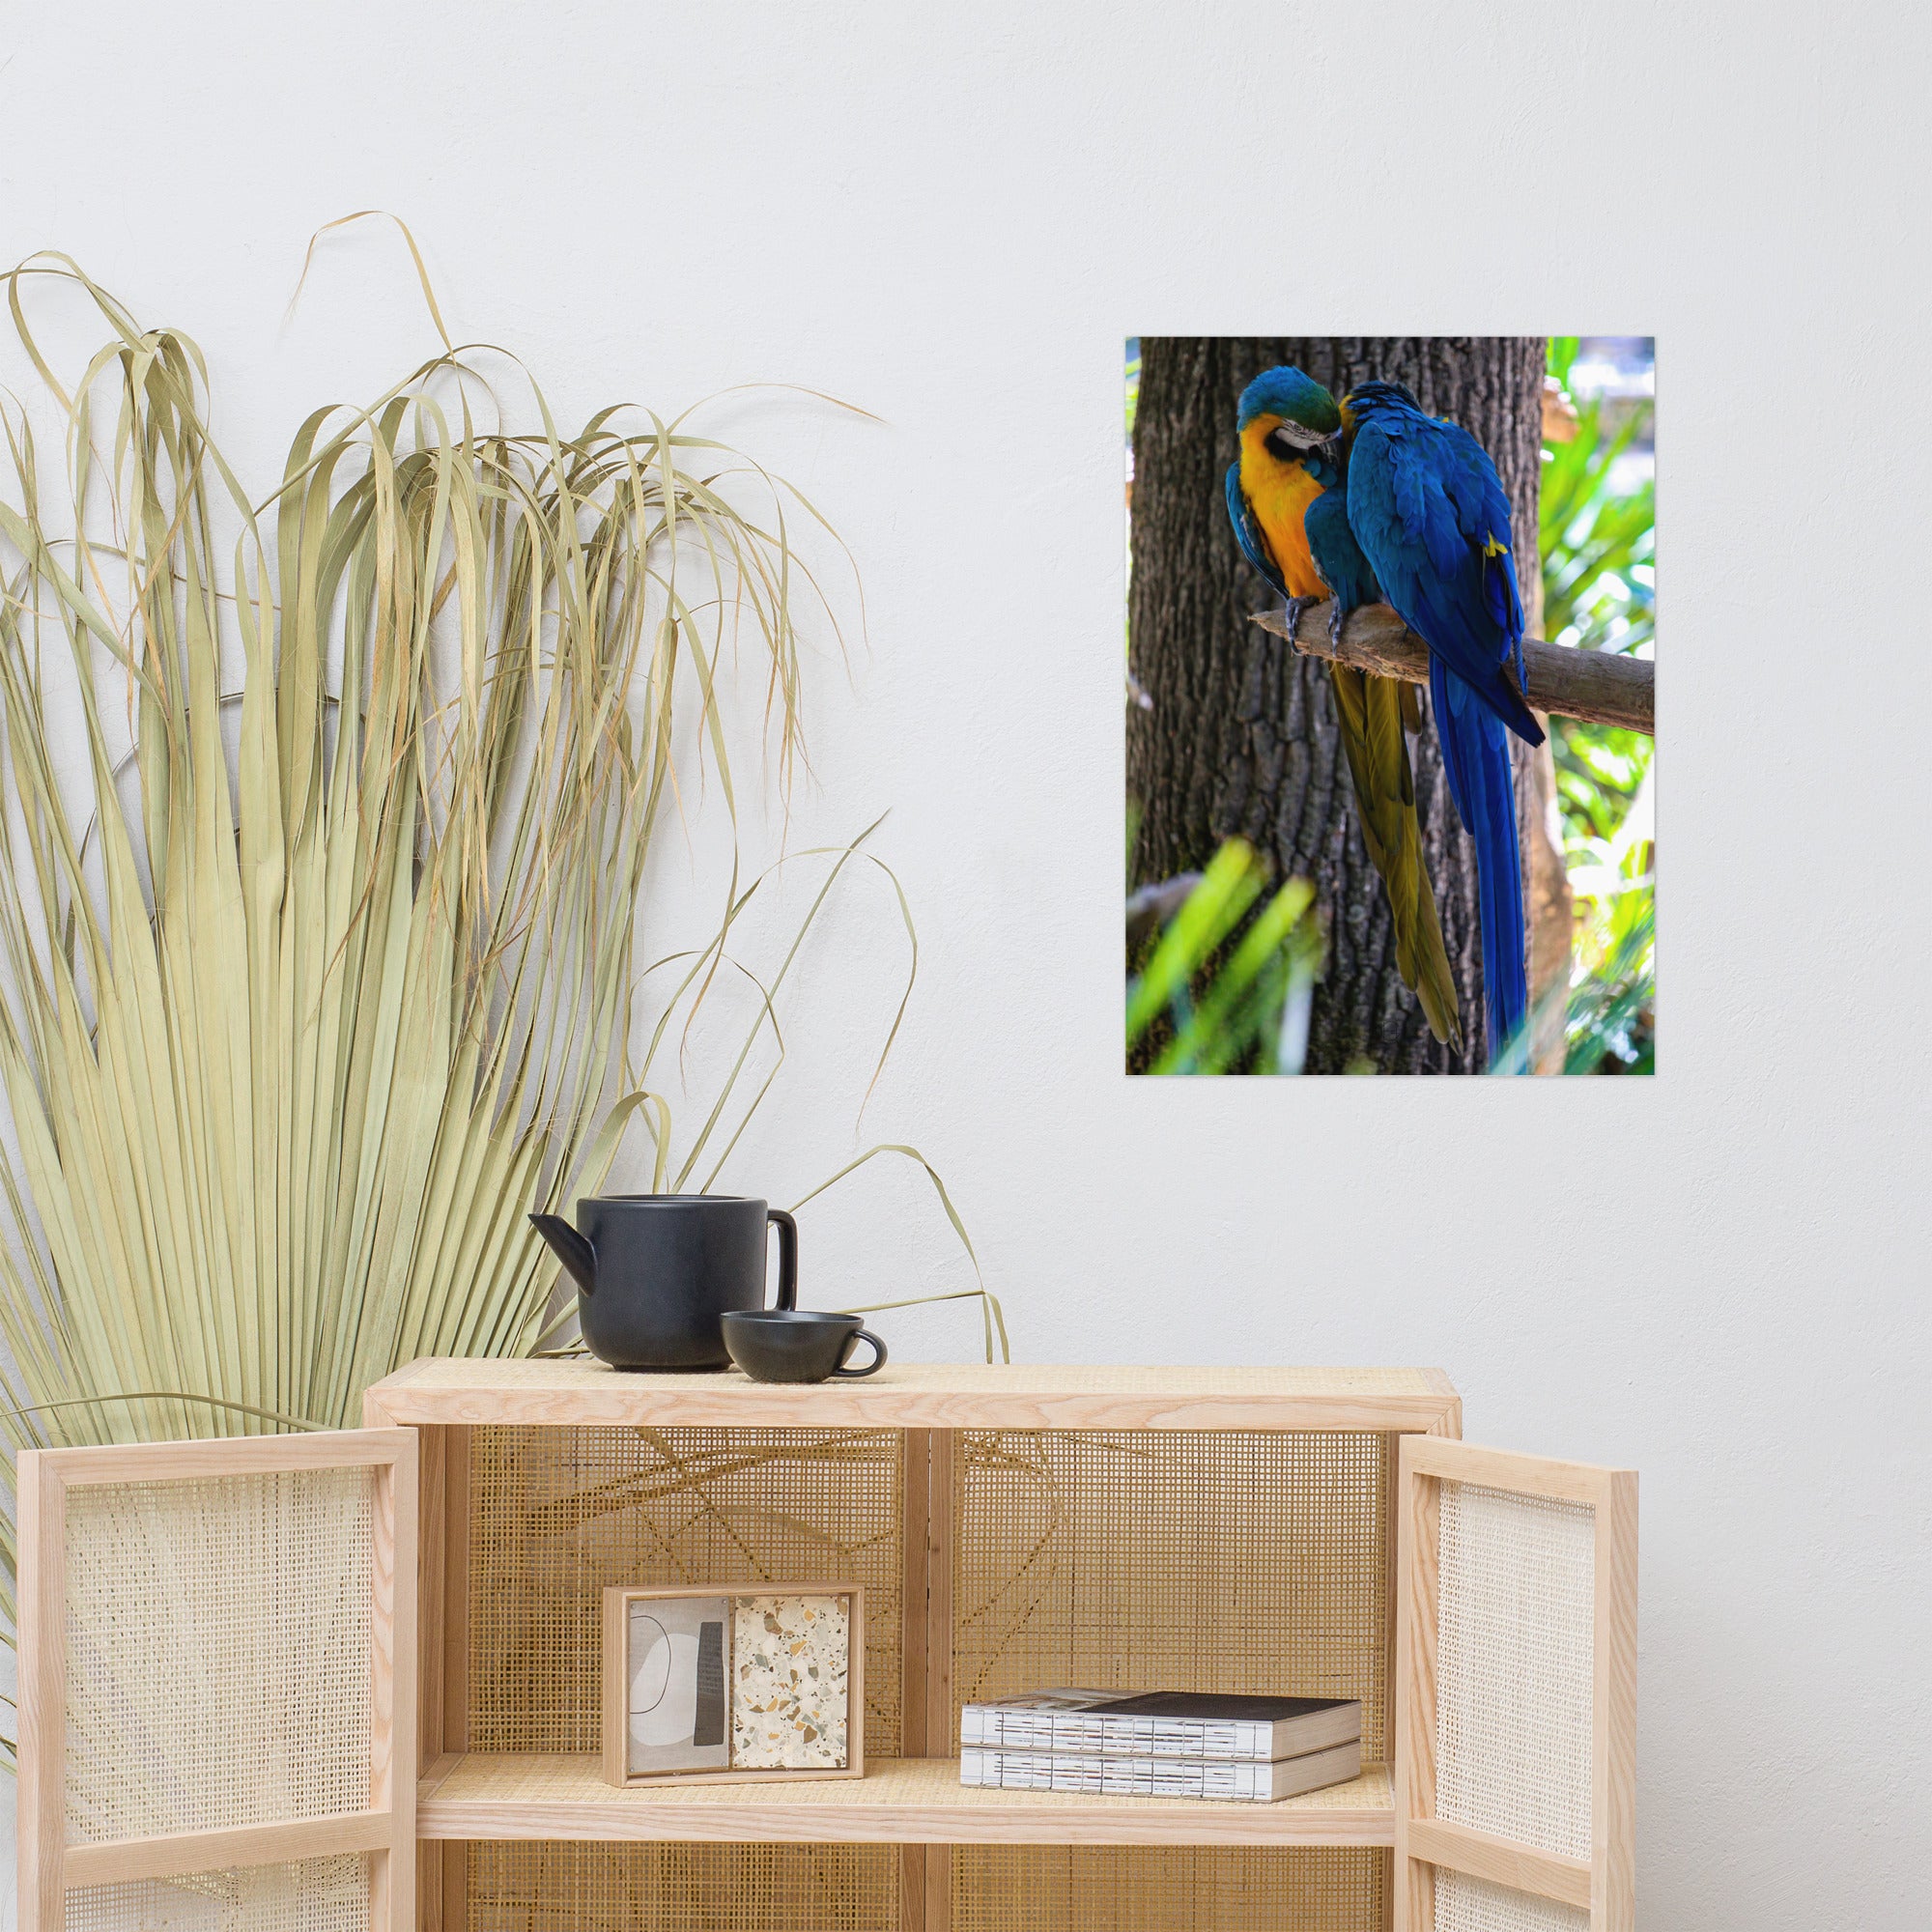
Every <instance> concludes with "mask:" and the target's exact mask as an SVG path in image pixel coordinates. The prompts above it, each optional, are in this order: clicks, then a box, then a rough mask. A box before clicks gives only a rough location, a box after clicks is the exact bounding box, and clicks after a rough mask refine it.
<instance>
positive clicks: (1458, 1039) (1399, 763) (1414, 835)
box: [1329, 664, 1463, 1052]
mask: <svg viewBox="0 0 1932 1932" xmlns="http://www.w3.org/2000/svg"><path fill="white" fill-rule="evenodd" d="M1329 669H1330V671H1331V672H1332V673H1333V676H1334V683H1335V710H1336V714H1337V716H1338V717H1339V718H1340V720H1341V724H1342V748H1343V750H1344V751H1346V752H1347V753H1348V754H1349V774H1350V777H1351V778H1352V779H1353V780H1354V781H1355V802H1356V804H1357V806H1358V807H1359V808H1360V810H1361V820H1362V842H1363V843H1364V844H1365V845H1366V846H1367V847H1368V848H1369V857H1370V859H1371V860H1372V861H1374V863H1375V868H1376V870H1377V871H1378V872H1379V873H1380V874H1381V880H1382V886H1383V889H1384V890H1385V891H1386V892H1387V894H1388V902H1389V910H1390V912H1391V913H1393V914H1394V916H1395V963H1396V970H1397V971H1398V972H1399V973H1400V974H1401V975H1402V978H1403V983H1404V984H1405V985H1406V986H1407V987H1409V989H1410V990H1411V991H1412V992H1413V993H1414V994H1415V997H1416V998H1417V999H1418V1000H1419V1001H1420V1002H1421V1003H1422V1010H1423V1014H1424V1016H1425V1017H1426V1018H1427V1019H1428V1021H1429V1030H1430V1031H1431V1032H1432V1033H1433V1034H1434V1035H1435V1037H1436V1038H1437V1039H1439V1040H1446V1041H1447V1042H1448V1043H1449V1044H1450V1045H1451V1046H1453V1047H1455V1048H1456V1050H1457V1051H1458V1052H1461V1051H1462V1046H1463V1026H1462V1016H1461V1013H1460V1011H1459V1009H1458V1007H1457V1002H1456V981H1455V980H1454V979H1453V978H1452V977H1451V975H1450V972H1449V952H1448V949H1447V947H1445V946H1444V945H1443V943H1442V922H1441V920H1440V919H1439V918H1438V917H1437V915H1436V911H1435V888H1434V887H1433V886H1432V885H1431V884H1430V882H1429V867H1427V866H1426V865H1425V864H1424V863H1423V857H1422V826H1421V824H1420V822H1419V821H1418V820H1417V818H1416V815H1415V774H1414V773H1413V771H1411V770H1410V768H1409V762H1408V741H1407V739H1406V738H1405V737H1404V736H1403V725H1404V722H1405V719H1404V712H1405V704H1404V698H1405V696H1406V695H1410V696H1412V687H1410V686H1407V685H1405V684H1404V683H1403V682H1402V681H1401V680H1400V679H1398V678H1390V677H1371V676H1370V675H1369V674H1368V673H1367V672H1366V671H1359V670H1356V669H1354V668H1352V667H1351V666H1349V665H1340V664H1338V665H1331V666H1330V667H1329Z"/></svg>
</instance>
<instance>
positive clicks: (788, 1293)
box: [766, 1208, 798, 1308]
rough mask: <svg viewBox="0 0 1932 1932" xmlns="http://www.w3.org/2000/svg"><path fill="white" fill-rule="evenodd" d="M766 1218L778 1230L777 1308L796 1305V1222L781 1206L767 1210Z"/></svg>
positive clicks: (775, 1305) (775, 1304) (794, 1306)
mask: <svg viewBox="0 0 1932 1932" xmlns="http://www.w3.org/2000/svg"><path fill="white" fill-rule="evenodd" d="M766 1218H767V1219H768V1220H769V1221H770V1222H771V1224H772V1225H773V1226H774V1227H775V1228H777V1229H778V1231H779V1298H778V1300H777V1301H776V1302H775V1303H774V1304H773V1306H774V1307H777V1308H796V1307H797V1306H798V1223H797V1222H796V1221H794V1220H793V1219H792V1218H791V1216H790V1215H789V1214H787V1213H786V1212H785V1210H784V1209H783V1208H770V1209H768V1210H767V1214H766Z"/></svg>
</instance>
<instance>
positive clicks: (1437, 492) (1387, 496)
mask: <svg viewBox="0 0 1932 1932" xmlns="http://www.w3.org/2000/svg"><path fill="white" fill-rule="evenodd" d="M1348 505H1349V524H1350V528H1351V529H1352V530H1353V532H1354V535H1355V540H1356V542H1357V543H1358V544H1359V545H1360V546H1361V549H1362V554H1364V555H1365V556H1366V557H1367V558H1368V560H1369V564H1370V566H1371V568H1372V569H1373V570H1374V571H1375V574H1376V576H1377V577H1378V579H1379V580H1380V582H1381V587H1382V592H1383V594H1384V596H1385V597H1386V598H1387V600H1388V602H1389V603H1390V604H1391V605H1392V606H1394V608H1395V610H1396V611H1397V613H1398V614H1399V615H1400V616H1401V618H1402V620H1403V622H1404V623H1406V625H1407V626H1408V628H1409V629H1410V630H1411V631H1413V632H1415V633H1416V635H1417V636H1418V637H1420V638H1421V639H1423V640H1424V641H1425V642H1426V643H1427V644H1428V645H1429V648H1430V650H1431V651H1432V652H1433V653H1434V654H1435V656H1436V657H1438V658H1441V659H1443V660H1444V661H1445V662H1446V663H1447V664H1448V666H1449V668H1451V669H1452V670H1454V671H1455V672H1456V673H1457V674H1458V676H1460V677H1461V678H1462V679H1463V682H1464V683H1465V684H1467V685H1468V686H1469V687H1470V689H1471V690H1472V691H1473V692H1474V693H1475V694H1476V696H1478V697H1479V698H1480V699H1481V700H1482V702H1483V703H1485V704H1486V705H1488V706H1489V708H1490V709H1491V710H1492V712H1494V714H1495V715H1496V717H1497V718H1498V719H1500V720H1501V721H1502V723H1503V724H1505V725H1508V726H1509V728H1510V729H1511V730H1512V731H1514V732H1515V733H1516V734H1517V736H1518V737H1519V738H1520V739H1522V740H1523V742H1524V743H1525V744H1530V745H1540V744H1542V743H1543V730H1542V727H1541V726H1540V725H1538V724H1537V722H1536V720H1535V718H1534V717H1533V716H1532V715H1531V713H1530V709H1529V707H1528V705H1526V704H1525V703H1524V702H1523V701H1522V691H1521V677H1522V600H1521V597H1520V595H1519V594H1518V590H1517V582H1516V564H1515V560H1514V557H1513V555H1512V551H1511V545H1512V540H1513V539H1512V533H1511V529H1510V513H1509V499H1508V498H1507V497H1505V496H1504V495H1503V492H1502V485H1501V483H1500V482H1499V481H1498V480H1497V477H1496V472H1495V469H1494V467H1493V466H1492V464H1491V462H1490V459H1489V458H1488V457H1487V456H1486V455H1484V453H1483V447H1482V445H1481V444H1480V443H1479V442H1477V441H1476V440H1475V439H1474V438H1473V437H1472V436H1470V435H1469V434H1468V433H1467V431H1465V430H1463V429H1459V428H1458V427H1457V426H1456V425H1455V424H1453V423H1443V422H1437V421H1435V420H1434V419H1433V418H1431V417H1428V416H1424V415H1422V414H1421V412H1416V413H1415V414H1414V415H1413V416H1412V417H1406V418H1405V419H1404V420H1402V421H1400V422H1396V423H1390V422H1385V421H1381V420H1376V421H1371V422H1366V423H1364V424H1363V425H1362V427H1361V428H1360V430H1358V431H1357V432H1356V436H1355V440H1354V446H1353V449H1352V451H1351V453H1350V465H1349V495H1348ZM1512 672H1514V676H1512ZM1457 803H1458V805H1459V806H1460V805H1461V804H1462V799H1461V797H1460V795H1459V797H1458V800H1457ZM1464 817H1465V818H1466V817H1467V813H1466V811H1465V812H1464Z"/></svg>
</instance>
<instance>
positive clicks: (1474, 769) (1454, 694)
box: [1429, 652, 1529, 1064]
mask: <svg viewBox="0 0 1932 1932" xmlns="http://www.w3.org/2000/svg"><path fill="white" fill-rule="evenodd" d="M1429 693H1430V696H1431V698H1432V699H1433V700H1434V702H1435V735H1436V737H1437V738H1438V739H1439V740H1440V741H1441V745H1442V764H1443V769H1444V770H1445V771H1446V772H1447V773H1448V776H1449V792H1450V795H1451V797H1453V798H1454V799H1455V801H1456V810H1457V811H1458V812H1460V813H1461V814H1462V819H1463V824H1464V825H1465V826H1466V827H1467V828H1468V831H1469V837H1470V838H1471V839H1472V840H1473V841H1474V843H1475V847H1476V895H1477V900H1478V910H1479V912H1480V914H1481V923H1482V929H1483V995H1484V1005H1485V1007H1486V1009H1487V1011H1488V1015H1489V1043H1490V1060H1491V1062H1492V1064H1493V1063H1494V1062H1495V1060H1496V1059H1497V1057H1498V1056H1499V1055H1500V1054H1501V1052H1502V1049H1503V1046H1504V1044H1505V1042H1506V1041H1508V1039H1509V1038H1510V1037H1511V1036H1512V1035H1514V1034H1516V1033H1517V1032H1519V1031H1520V1028H1521V1026H1522V1024H1523V1021H1524V1020H1525V1018H1526V1017H1527V1016H1528V1013H1529V980H1528V976H1527V974H1526V972H1525V970H1524V966H1523V952H1524V948H1525V941H1526V935H1525V932H1524V929H1523V913H1522V852H1521V848H1520V846H1519V845H1518V843H1517V836H1516V787H1515V785H1514V784H1513V783H1512V781H1511V777H1510V751H1509V732H1508V730H1507V729H1506V728H1505V726H1504V725H1503V722H1502V720H1501V719H1500V718H1498V717H1497V716H1496V715H1495V713H1494V711H1493V710H1492V709H1491V708H1490V704H1489V701H1488V700H1487V699H1486V698H1485V697H1483V696H1481V695H1480V694H1479V693H1478V692H1477V691H1476V690H1475V689H1474V687H1473V686H1471V685H1470V684H1468V683H1467V682H1466V681H1465V680H1464V679H1463V678H1462V677H1460V676H1458V675H1457V673H1456V672H1455V671H1453V670H1451V669H1450V668H1449V667H1448V666H1447V665H1446V664H1445V663H1444V662H1443V661H1442V660H1441V659H1440V658H1439V657H1437V656H1435V653H1434V652H1431V653H1430V658H1429Z"/></svg>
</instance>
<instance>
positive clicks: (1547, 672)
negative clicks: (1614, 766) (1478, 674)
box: [1249, 604, 1657, 738]
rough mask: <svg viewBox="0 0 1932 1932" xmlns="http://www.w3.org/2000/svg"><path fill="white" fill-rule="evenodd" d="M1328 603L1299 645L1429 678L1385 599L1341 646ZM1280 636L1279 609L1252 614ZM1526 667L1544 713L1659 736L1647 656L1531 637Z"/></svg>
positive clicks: (1369, 667)
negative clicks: (1331, 629)
mask: <svg viewBox="0 0 1932 1932" xmlns="http://www.w3.org/2000/svg"><path fill="white" fill-rule="evenodd" d="M1329 609H1330V607H1329V606H1328V605H1326V604H1311V605H1310V606H1309V607H1308V608H1307V610H1305V611H1303V612H1302V613H1301V621H1300V623H1298V624H1297V625H1296V626H1295V627H1294V639H1293V642H1294V648H1295V649H1296V650H1298V651H1300V652H1302V653H1303V654H1304V655H1306V656H1308V657H1312V658H1327V659H1329V660H1330V661H1331V662H1337V663H1341V664H1347V665H1353V666H1354V667H1355V668H1356V669H1357V670H1366V671H1373V672H1374V673H1375V674H1376V675H1377V676H1378V677H1400V678H1406V679H1407V681H1408V682H1409V683H1410V684H1427V683H1428V682H1429V646H1428V645H1427V644H1425V643H1424V642H1423V641H1422V639H1420V638H1418V637H1417V636H1416V635H1415V633H1414V632H1413V631H1411V630H1410V629H1409V628H1408V627H1407V625H1406V624H1405V623H1404V622H1403V621H1402V619H1401V618H1400V617H1398V616H1397V615H1396V614H1395V612H1394V611H1391V610H1390V609H1389V608H1388V606H1387V605H1386V604H1371V605H1368V606H1366V607H1365V608H1364V609H1362V610H1360V611H1356V612H1355V613H1354V614H1353V615H1352V616H1351V617H1350V619H1349V622H1348V625H1347V626H1346V628H1345V629H1344V631H1343V633H1342V641H1341V643H1340V645H1339V646H1338V645H1336V644H1333V643H1331V642H1330V641H1329V639H1328V612H1329ZM1249 622H1250V623H1255V624H1259V625H1260V626H1261V627H1262V629H1263V630H1264V631H1272V632H1273V633H1274V634H1275V636H1276V637H1278V638H1286V637H1287V636H1288V620H1287V619H1286V618H1285V617H1284V616H1283V615H1282V614H1281V612H1280V611H1257V612H1256V614H1255V615H1254V616H1253V617H1251V618H1250V619H1249ZM1522 664H1523V669H1524V670H1525V671H1526V672H1527V673H1528V674H1529V689H1528V690H1527V691H1526V692H1525V693H1524V694H1523V696H1524V700H1525V701H1526V702H1527V703H1529V704H1532V705H1534V706H1535V707H1536V709H1537V710H1539V711H1553V712H1554V713H1555V714H1556V715H1557V717H1559V718H1583V719H1588V720H1589V721H1590V722H1591V723H1593V724H1597V725H1623V726H1624V727H1625V729H1627V730H1631V731H1641V732H1642V733H1643V735H1644V736H1645V737H1646V738H1651V737H1655V736H1656V735H1657V733H1656V729H1655V725H1654V720H1655V717H1656V710H1657V706H1656V687H1657V667H1656V666H1655V665H1654V664H1652V663H1651V662H1650V661H1649V660H1648V659H1645V658H1627V657H1622V656H1619V655H1617V654H1616V653H1614V652H1611V651H1579V650H1577V649H1575V648H1574V647H1573V646H1571V645H1569V644H1546V643H1545V642H1544V641H1543V640H1542V639H1540V638H1526V639H1523V646H1522Z"/></svg>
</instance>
